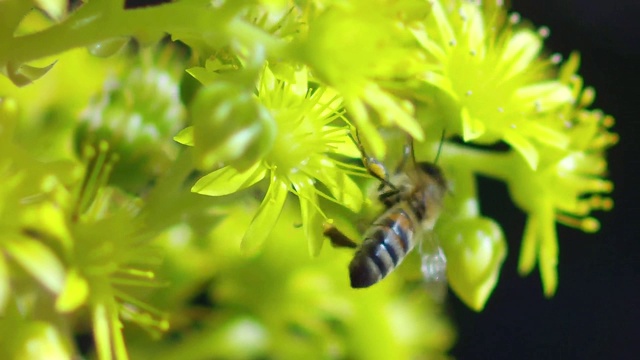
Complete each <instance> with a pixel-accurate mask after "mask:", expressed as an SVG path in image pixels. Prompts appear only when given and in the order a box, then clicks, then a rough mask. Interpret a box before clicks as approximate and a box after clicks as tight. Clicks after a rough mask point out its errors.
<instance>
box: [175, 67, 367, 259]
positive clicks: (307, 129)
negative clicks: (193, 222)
mask: <svg viewBox="0 0 640 360" xmlns="http://www.w3.org/2000/svg"><path fill="white" fill-rule="evenodd" d="M292 79H293V81H292V82H287V81H283V80H279V79H277V78H276V76H275V75H274V73H273V72H272V71H271V70H270V69H269V67H266V66H265V68H264V71H263V72H262V74H261V77H260V81H259V84H258V95H257V99H256V100H257V101H258V103H259V105H260V106H261V107H263V108H264V109H267V110H268V112H269V114H270V116H271V117H272V118H273V120H274V121H275V128H276V129H275V139H274V140H273V143H272V145H271V146H265V147H263V148H262V152H259V153H258V156H257V158H256V159H255V161H254V162H253V163H252V164H250V165H249V166H248V167H247V169H246V170H238V169H237V168H236V167H233V166H231V165H228V166H224V167H222V168H221V169H218V170H216V171H214V172H212V173H210V174H208V175H206V176H204V177H202V178H201V179H200V180H198V182H197V183H196V184H195V185H194V186H193V189H192V190H193V191H194V192H197V193H200V194H204V195H210V196H221V195H227V194H231V193H234V192H236V191H239V190H242V189H245V188H247V187H249V186H251V185H254V184H256V183H258V182H259V181H261V180H263V179H265V178H267V179H269V189H268V191H267V193H266V195H265V197H264V199H263V200H262V204H261V205H260V207H259V209H258V212H257V214H256V215H255V217H254V219H253V221H252V223H251V225H250V226H249V228H248V230H247V231H246V234H245V236H244V239H243V241H242V244H241V246H242V249H243V251H245V252H248V253H252V252H254V251H256V250H257V249H258V248H259V247H260V245H261V244H262V243H263V242H264V240H265V239H266V238H267V236H268V235H269V233H270V232H271V229H272V228H273V226H274V224H275V223H276V221H277V219H278V217H279V216H280V212H281V210H282V207H283V205H284V202H285V199H286V197H287V193H289V192H291V193H293V194H295V195H297V196H298V198H299V201H300V212H301V215H302V226H303V228H304V232H305V235H306V237H307V239H308V241H309V250H310V252H311V253H312V254H314V255H317V254H318V253H319V251H320V249H321V246H322V242H323V240H324V239H323V236H322V223H323V221H324V215H323V213H322V212H321V210H320V208H319V205H318V196H320V197H324V198H329V199H331V200H333V201H336V202H338V203H340V204H342V205H344V206H346V207H348V208H350V209H352V210H354V211H358V210H359V209H360V206H361V205H362V201H363V199H362V193H361V191H360V189H359V188H358V187H357V185H356V184H355V183H354V182H353V180H351V179H350V178H349V176H348V175H347V173H346V171H345V170H346V169H348V168H350V165H347V164H344V163H342V162H341V161H339V160H337V159H336V158H335V157H334V155H345V154H346V155H355V154H358V151H357V149H356V148H355V146H354V144H353V142H352V140H351V138H350V136H349V128H348V124H346V123H345V122H344V120H343V119H342V116H341V113H340V112H339V109H340V106H341V100H340V98H339V97H338V96H337V94H336V93H335V92H334V91H332V90H331V89H329V88H326V87H322V86H321V87H318V88H316V89H309V88H308V86H307V76H306V70H305V69H303V70H300V71H297V72H296V73H295V75H294V76H293V78H292ZM222 125H223V126H227V125H226V124H222ZM195 130H197V128H194V131H195ZM219 131H225V130H224V129H220V130H219ZM193 136H194V138H196V139H197V138H198V137H197V136H198V135H197V134H195V135H193ZM203 136H206V134H204V135H203ZM212 136H216V135H212ZM182 140H183V142H186V143H189V141H188V140H184V139H182ZM195 145H196V147H197V146H198V144H197V142H196V144H195ZM356 156H357V155H356ZM316 182H321V183H322V184H323V185H324V187H326V188H327V189H328V190H329V191H330V193H331V194H330V195H329V194H325V193H323V192H322V191H321V190H319V189H318V188H316Z"/></svg>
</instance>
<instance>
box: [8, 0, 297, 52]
mask: <svg viewBox="0 0 640 360" xmlns="http://www.w3.org/2000/svg"><path fill="white" fill-rule="evenodd" d="M106 3H108V2H106ZM104 4H105V2H98V1H95V2H94V1H90V2H89V3H87V4H85V5H84V6H82V7H81V8H80V9H78V10H77V11H76V12H75V13H73V14H72V15H71V16H70V17H69V18H67V19H66V20H65V21H64V22H62V23H60V24H58V25H54V26H52V27H50V28H48V29H46V30H43V31H41V32H38V33H34V34H30V35H25V36H20V37H14V38H11V39H8V40H7V41H3V42H1V43H0V63H4V62H7V61H13V62H16V63H18V64H21V63H25V62H29V61H33V60H36V59H40V58H43V57H47V56H51V55H55V54H59V53H62V52H64V51H67V50H70V49H73V48H77V47H84V46H89V45H92V44H95V43H99V42H101V41H104V40H107V39H112V38H115V37H122V36H132V35H135V34H139V33H148V32H160V33H163V32H168V33H170V34H173V33H181V34H185V33H194V34H199V35H200V36H202V37H204V38H205V39H206V40H213V42H214V43H216V44H220V45H224V44H225V43H226V42H228V41H230V40H232V39H235V40H238V41H240V43H242V44H244V45H245V46H247V47H248V48H250V49H254V48H255V47H256V45H258V44H262V45H263V46H264V47H265V48H266V50H267V52H268V53H270V54H271V55H277V54H279V53H281V52H282V51H283V50H284V46H285V43H284V42H282V41H281V40H280V39H277V38H274V37H273V36H271V35H270V34H268V33H266V32H264V31H263V30H262V29H259V28H257V27H256V26H254V25H253V24H249V23H247V22H246V21H244V20H243V19H241V18H238V17H229V15H228V12H222V11H217V10H216V9H214V8H212V7H203V6H201V5H200V4H199V3H198V4H194V3H191V2H176V3H168V4H164V5H159V6H152V7H143V8H138V9H131V10H124V9H121V8H115V9H114V8H112V7H109V8H105V5H104ZM232 15H234V14H232Z"/></svg>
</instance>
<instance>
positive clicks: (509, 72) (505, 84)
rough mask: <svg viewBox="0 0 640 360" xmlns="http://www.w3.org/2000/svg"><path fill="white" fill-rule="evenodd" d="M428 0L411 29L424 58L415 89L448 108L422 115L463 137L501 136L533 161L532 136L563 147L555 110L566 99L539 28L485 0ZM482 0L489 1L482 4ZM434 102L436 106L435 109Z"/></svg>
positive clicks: (485, 140)
mask: <svg viewBox="0 0 640 360" xmlns="http://www.w3.org/2000/svg"><path fill="white" fill-rule="evenodd" d="M485 3H487V4H485V5H484V7H483V5H480V4H479V2H474V1H463V0H436V1H433V2H432V13H431V16H429V17H428V18H427V20H426V21H425V22H424V24H422V26H420V27H418V28H416V29H414V30H413V33H414V35H415V37H416V39H417V40H418V41H419V42H420V44H421V45H422V47H423V48H424V50H425V52H426V54H427V55H428V57H429V59H430V63H431V64H430V69H429V70H428V71H426V72H424V73H423V74H422V75H421V80H422V82H423V83H424V84H425V85H426V87H427V88H426V89H423V91H425V92H426V93H427V95H428V96H429V97H430V98H432V99H433V98H438V99H439V101H440V103H439V104H437V105H436V106H435V107H434V110H438V109H437V107H438V106H443V105H442V104H443V103H451V104H450V105H448V106H450V107H451V110H449V111H447V112H445V113H440V114H438V113H433V112H429V110H427V113H426V114H425V115H424V116H423V119H425V120H424V121H434V122H436V123H437V122H441V123H442V124H444V125H440V126H444V127H445V128H446V130H447V133H450V134H459V135H461V136H462V137H463V139H464V141H465V142H470V141H471V142H474V143H479V144H495V143H498V142H500V141H504V142H506V143H508V144H509V145H511V146H512V147H513V148H514V149H515V150H517V151H518V152H519V153H520V154H521V155H522V156H523V157H524V159H525V160H526V161H527V163H528V165H529V166H530V167H531V168H532V169H535V168H536V167H537V166H538V163H539V157H540V155H539V153H538V150H537V144H544V145H549V146H554V147H557V148H561V149H562V148H566V146H567V145H568V141H569V140H568V138H567V136H566V135H565V134H563V133H562V131H560V128H561V127H562V125H563V124H562V122H561V121H560V120H559V119H558V118H557V117H555V116H554V115H555V113H556V112H557V111H558V110H559V109H560V108H561V107H562V106H564V105H567V104H571V103H572V102H573V100H574V98H573V96H572V94H571V90H570V89H569V87H568V86H567V85H566V84H563V83H562V82H560V81H558V80H556V79H554V78H553V76H552V75H553V73H552V71H551V70H552V67H551V65H553V62H554V61H555V60H556V59H555V58H554V59H552V60H553V61H552V60H542V59H540V58H539V53H540V51H541V49H542V39H543V36H542V35H541V34H539V33H536V32H534V31H532V30H530V29H527V28H525V27H521V26H518V24H517V23H518V21H519V18H518V17H517V16H516V15H512V16H511V17H508V18H507V14H506V11H505V9H503V8H502V7H501V6H500V5H493V4H494V3H493V2H485ZM489 3H490V4H489ZM440 110H441V109H440Z"/></svg>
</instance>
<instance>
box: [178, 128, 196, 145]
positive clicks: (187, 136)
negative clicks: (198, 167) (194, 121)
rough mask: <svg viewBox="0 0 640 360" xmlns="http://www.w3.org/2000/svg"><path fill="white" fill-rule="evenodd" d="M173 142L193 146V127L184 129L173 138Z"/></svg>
mask: <svg viewBox="0 0 640 360" xmlns="http://www.w3.org/2000/svg"><path fill="white" fill-rule="evenodd" d="M173 140H175V141H177V142H179V143H180V144H182V145H187V146H194V145H195V142H194V141H193V126H189V127H186V128H184V129H182V130H180V132H179V133H178V134H177V135H176V136H174V137H173Z"/></svg>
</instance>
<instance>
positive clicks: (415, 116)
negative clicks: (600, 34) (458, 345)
mask: <svg viewBox="0 0 640 360" xmlns="http://www.w3.org/2000/svg"><path fill="white" fill-rule="evenodd" d="M34 8H35V9H34ZM0 24H1V26H0V71H2V73H3V74H4V75H5V76H3V77H1V78H0V140H1V141H0V150H1V151H0V182H1V183H2V184H1V186H0V357H2V358H16V359H31V358H49V359H65V358H75V357H78V356H89V357H91V358H99V359H111V358H119V359H124V358H128V357H131V358H136V359H137V358H161V359H174V358H185V359H211V358H219V359H254V358H269V359H271V358H273V359H300V358H305V359H309V358H317V359H327V358H335V359H347V358H349V359H378V358H379V359H416V358H418V359H421V358H444V357H446V352H447V350H448V349H449V348H450V347H451V345H452V343H453V340H454V334H453V331H452V328H451V326H450V324H449V323H448V322H447V320H446V319H445V318H444V317H443V316H442V315H441V312H440V310H439V308H438V306H437V304H435V303H434V302H433V301H432V299H431V298H430V297H429V296H428V292H427V290H426V286H424V284H422V280H421V274H420V270H419V266H417V264H416V259H415V257H413V258H411V256H410V259H408V260H407V262H406V264H405V265H404V266H403V267H401V268H400V269H399V270H398V271H397V272H396V273H394V274H393V275H391V276H389V277H388V278H386V279H385V280H384V281H383V282H381V283H380V284H377V285H375V286H373V287H372V288H370V289H366V290H358V291H356V290H353V289H351V288H350V287H349V284H348V280H347V279H348V276H347V270H346V264H347V263H348V262H349V259H350V257H351V256H352V252H350V251H347V250H341V249H334V248H329V247H325V248H324V249H323V243H324V242H325V238H324V237H323V234H322V232H323V228H324V226H326V225H327V224H336V225H337V226H338V227H340V228H341V229H342V230H343V231H344V232H345V233H347V234H349V235H350V236H353V237H354V238H358V236H359V233H361V232H362V230H363V226H366V223H367V221H369V222H370V221H371V220H372V217H373V216H375V214H376V212H377V211H379V209H380V207H379V205H378V204H376V203H375V202H374V201H371V199H374V198H375V197H374V196H372V193H373V192H374V189H375V187H376V186H377V184H376V181H375V180H374V179H371V178H370V177H369V176H368V175H367V172H366V171H365V169H364V168H363V167H362V164H361V162H360V156H361V155H360V151H359V150H358V148H357V146H356V144H355V143H354V138H355V137H356V136H355V134H356V129H357V133H358V135H359V136H358V137H359V139H360V140H361V141H362V143H363V146H364V147H365V148H366V149H367V151H368V152H369V153H371V154H373V155H375V156H376V157H378V158H380V159H384V161H383V162H384V163H385V164H388V165H389V167H390V168H393V167H394V166H395V164H396V163H397V162H398V161H399V157H400V155H399V154H400V152H401V150H402V147H403V144H404V143H405V142H406V139H407V136H406V135H407V134H408V135H409V136H410V137H411V138H413V139H414V141H415V148H416V157H417V159H418V160H419V161H432V160H433V159H435V157H436V153H438V149H439V148H440V146H441V151H440V153H439V160H438V161H439V163H438V165H440V166H441V167H442V168H443V170H444V172H445V175H446V177H447V180H448V184H449V189H450V193H451V194H452V195H453V196H447V197H446V200H445V204H444V211H443V214H442V216H441V217H440V219H439V221H438V223H437V225H436V228H435V231H434V233H435V234H436V236H437V238H438V239H439V242H440V244H441V245H442V248H443V250H444V252H445V254H446V257H447V263H448V270H447V277H448V279H449V284H450V286H451V288H452V289H453V291H454V292H455V294H457V296H458V297H460V299H462V300H463V301H464V302H465V303H466V304H467V305H468V306H469V307H471V308H472V309H474V310H477V311H480V310H481V309H482V308H483V307H484V305H485V303H486V301H487V300H488V298H489V296H490V294H491V292H492V290H493V289H494V287H495V286H496V283H497V279H498V275H499V272H500V268H501V265H502V262H503V261H504V259H505V257H506V256H507V245H506V241H505V238H504V235H503V233H502V230H501V227H500V225H499V224H498V223H496V222H495V221H494V220H493V219H491V218H488V217H486V216H485V215H483V214H482V213H481V212H480V206H479V199H478V194H477V191H476V185H475V176H476V175H483V176H489V177H492V178H495V179H497V180H500V181H504V182H505V183H506V184H507V186H508V188H509V191H510V194H511V197H512V199H513V202H514V203H515V204H516V205H517V206H518V207H519V208H521V209H522V210H523V211H524V212H526V214H527V216H528V219H527V223H526V227H525V228H524V230H523V234H524V235H523V244H522V247H521V249H522V250H521V254H520V263H519V270H520V272H521V273H522V274H529V273H530V272H531V271H532V270H533V268H534V267H535V265H536V264H537V265H538V267H539V269H540V274H541V277H542V282H543V287H544V289H543V290H544V294H545V295H546V296H552V295H553V294H554V292H555V291H556V288H557V286H558V275H557V271H556V267H557V261H558V247H559V242H558V239H557V236H556V230H555V226H556V223H561V224H564V225H568V226H572V227H576V228H579V229H581V230H584V231H585V232H593V231H597V230H598V227H599V225H598V222H597V220H596V219H595V218H593V217H591V215H590V213H591V212H592V211H593V210H602V209H604V210H607V209H610V208H611V207H612V203H611V200H610V199H608V198H607V197H606V194H607V193H609V192H610V191H611V190H612V184H611V182H609V181H608V180H607V179H606V178H605V174H606V167H607V163H606V159H605V151H606V149H607V148H608V147H610V146H611V145H613V144H615V142H616V141H617V135H615V134H613V133H611V132H609V130H608V129H609V128H610V127H611V126H612V125H613V118H611V117H610V116H608V115H605V114H604V113H603V112H601V111H599V110H591V109H589V107H590V106H591V103H592V102H593V100H594V97H595V92H594V90H593V89H591V88H588V87H587V88H585V87H584V86H583V83H582V79H581V78H580V76H579V75H578V74H577V71H578V67H579V57H578V55H577V54H572V55H571V56H570V57H569V58H568V59H567V60H566V61H562V60H561V58H560V57H559V56H558V55H552V56H550V57H547V56H544V55H543V54H544V53H543V40H544V35H545V33H546V30H545V29H542V30H540V31H535V30H534V29H532V28H531V27H530V26H528V25H526V24H522V23H521V21H520V19H519V16H518V15H517V14H509V13H508V12H507V9H505V8H504V7H503V5H502V2H501V1H493V2H492V1H487V2H480V1H462V0H435V1H429V2H428V1H423V0H405V1H390V0H342V1H337V0H315V1H304V0H300V1H286V0H281V1H275V0H271V1H269V0H244V1H208V0H183V1H174V2H171V3H168V4H164V5H160V6H149V7H142V8H136V9H125V6H124V1H99V0H92V1H89V2H87V3H85V4H82V5H81V6H79V7H77V8H75V9H74V10H72V11H70V10H69V9H67V6H66V2H65V1H46V0H32V1H25V0H4V1H0ZM166 34H168V35H170V36H171V40H173V41H177V42H180V43H181V45H180V46H177V45H175V44H174V43H172V41H171V40H168V39H166V38H165V39H164V40H162V39H163V37H165V35H166ZM130 39H135V41H133V42H131V41H129V40H130ZM87 49H88V50H89V51H87ZM443 132H444V134H445V137H444V140H443V143H442V144H441V135H442V134H443ZM499 143H506V144H507V145H508V146H509V150H508V151H506V152H505V151H502V152H498V151H495V150H493V148H492V145H496V144H499ZM468 144H473V146H468ZM512 256H513V255H512ZM87 335H89V336H87ZM87 339H91V340H87Z"/></svg>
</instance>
